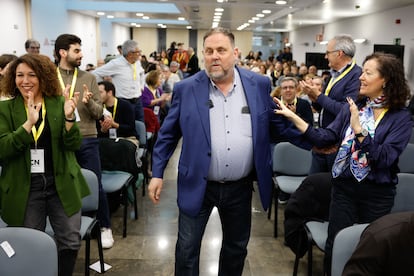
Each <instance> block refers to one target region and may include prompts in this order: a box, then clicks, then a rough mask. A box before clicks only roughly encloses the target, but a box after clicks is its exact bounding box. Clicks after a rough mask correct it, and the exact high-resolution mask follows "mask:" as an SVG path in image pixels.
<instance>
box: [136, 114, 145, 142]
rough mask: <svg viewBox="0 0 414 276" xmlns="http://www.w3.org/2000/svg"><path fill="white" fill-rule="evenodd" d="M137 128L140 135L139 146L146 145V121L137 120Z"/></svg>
mask: <svg viewBox="0 0 414 276" xmlns="http://www.w3.org/2000/svg"><path fill="white" fill-rule="evenodd" d="M135 129H136V131H137V135H138V140H139V146H140V147H145V146H146V145H147V130H146V128H145V123H144V122H141V121H138V120H135Z"/></svg>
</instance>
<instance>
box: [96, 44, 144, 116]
mask: <svg viewBox="0 0 414 276" xmlns="http://www.w3.org/2000/svg"><path fill="white" fill-rule="evenodd" d="M140 56H141V51H140V50H139V48H138V43H137V42H136V41H133V40H127V41H125V42H124V44H123V45H122V56H119V57H117V58H115V59H113V60H111V61H110V62H108V63H107V64H105V65H103V66H101V67H99V68H97V69H96V70H94V71H93V74H94V75H95V76H96V77H97V80H98V81H102V80H103V78H104V77H108V76H109V77H111V78H112V82H113V84H114V85H115V88H116V91H117V96H118V98H121V99H125V100H127V101H128V102H129V103H130V104H132V105H133V107H134V110H135V120H139V121H144V111H143V108H142V101H141V95H142V89H143V88H144V84H145V79H144V69H143V68H142V66H141V63H140V61H139V58H140Z"/></svg>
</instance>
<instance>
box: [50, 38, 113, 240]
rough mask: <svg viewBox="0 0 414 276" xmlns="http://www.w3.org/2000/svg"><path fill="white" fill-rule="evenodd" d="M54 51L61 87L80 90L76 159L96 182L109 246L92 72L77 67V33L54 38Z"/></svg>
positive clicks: (79, 58)
mask: <svg viewBox="0 0 414 276" xmlns="http://www.w3.org/2000/svg"><path fill="white" fill-rule="evenodd" d="M55 54H56V57H57V61H58V68H57V69H56V71H57V76H58V79H59V82H60V86H61V88H62V89H64V88H65V86H67V85H70V87H71V88H70V97H72V94H73V91H80V98H81V99H82V100H81V101H79V103H78V105H77V108H76V120H77V121H78V124H79V128H80V132H81V134H82V138H83V139H82V145H81V147H80V149H79V150H78V151H76V159H77V161H78V163H79V165H80V166H81V167H82V168H86V169H89V170H91V171H93V172H94V173H95V174H96V176H97V177H98V182H99V208H98V214H97V217H98V219H99V223H100V225H101V227H102V229H101V230H102V231H101V236H102V246H103V247H104V248H111V247H112V246H113V243H114V241H113V237H112V230H111V219H110V214H109V208H108V201H107V198H106V193H105V191H104V190H103V188H102V182H101V165H100V157H99V141H98V138H97V134H98V132H97V129H96V120H98V119H99V118H101V117H102V102H101V97H100V95H99V88H98V85H97V83H96V79H95V77H94V75H92V74H91V73H89V72H86V71H82V70H80V69H79V66H80V65H81V61H82V57H83V54H82V49H81V39H80V38H79V37H77V36H76V35H72V34H62V35H60V36H58V37H57V38H56V41H55Z"/></svg>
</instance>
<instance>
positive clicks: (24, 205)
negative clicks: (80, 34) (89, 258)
mask: <svg viewBox="0 0 414 276" xmlns="http://www.w3.org/2000/svg"><path fill="white" fill-rule="evenodd" d="M55 70H56V68H55V65H54V64H53V63H52V62H51V61H50V59H49V58H48V57H46V56H41V55H32V54H26V55H23V56H21V57H19V58H18V59H17V60H15V61H13V62H12V63H11V65H10V67H9V71H8V72H7V74H6V76H5V78H4V80H3V82H2V87H3V89H2V91H3V92H4V91H7V92H8V95H7V96H11V97H12V99H11V100H9V101H2V102H0V133H1V137H0V162H1V163H2V173H1V177H0V183H1V184H0V190H1V196H0V197H1V199H2V204H1V210H2V213H1V217H2V219H3V220H4V221H5V222H6V223H7V224H8V225H9V226H24V227H29V228H34V229H38V230H41V231H44V230H45V227H46V218H47V217H49V220H50V223H51V225H52V227H53V230H54V232H55V239H56V242H57V247H58V261H59V262H58V263H59V265H58V266H59V276H63V275H65V276H66V275H68V276H70V275H72V273H73V269H74V266H75V263H76V257H77V254H78V251H79V248H80V247H81V238H80V226H81V207H82V201H81V199H82V197H85V196H87V195H88V194H89V188H88V185H87V183H86V182H85V179H84V178H83V176H82V173H81V171H80V167H79V165H78V163H77V162H76V159H75V156H74V151H76V150H77V149H79V147H80V145H81V140H82V137H81V133H80V131H79V127H78V124H77V123H76V122H75V109H76V106H77V103H79V102H80V101H79V102H78V99H79V93H78V92H75V93H74V95H73V97H69V86H67V87H66V88H65V90H64V93H63V94H64V97H63V96H61V95H62V89H61V88H60V86H59V82H58V79H57V76H56V71H55ZM30 160H31V161H32V162H31V161H30ZM17 254H19V253H18V252H17Z"/></svg>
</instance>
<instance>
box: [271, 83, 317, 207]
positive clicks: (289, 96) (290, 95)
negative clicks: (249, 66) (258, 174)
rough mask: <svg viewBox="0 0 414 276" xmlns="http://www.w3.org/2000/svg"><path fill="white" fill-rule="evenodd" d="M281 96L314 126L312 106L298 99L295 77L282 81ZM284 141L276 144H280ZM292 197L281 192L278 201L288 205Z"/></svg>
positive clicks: (285, 103)
mask: <svg viewBox="0 0 414 276" xmlns="http://www.w3.org/2000/svg"><path fill="white" fill-rule="evenodd" d="M280 88H281V95H280V100H281V101H282V102H283V104H284V105H285V106H286V107H287V108H289V109H290V110H291V111H292V112H294V113H296V114H297V115H298V116H299V117H301V118H302V119H303V120H304V121H305V122H307V123H308V124H310V125H313V113H312V109H311V105H310V104H309V102H307V101H306V100H303V99H301V98H298V97H296V91H297V89H298V81H297V80H296V78H294V77H284V78H281V79H280ZM283 140H284V139H281V140H279V141H274V142H280V141H283ZM289 197H290V195H289V194H288V193H285V192H283V191H281V192H280V193H279V198H278V201H279V203H280V204H286V203H287V201H288V200H289Z"/></svg>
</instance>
